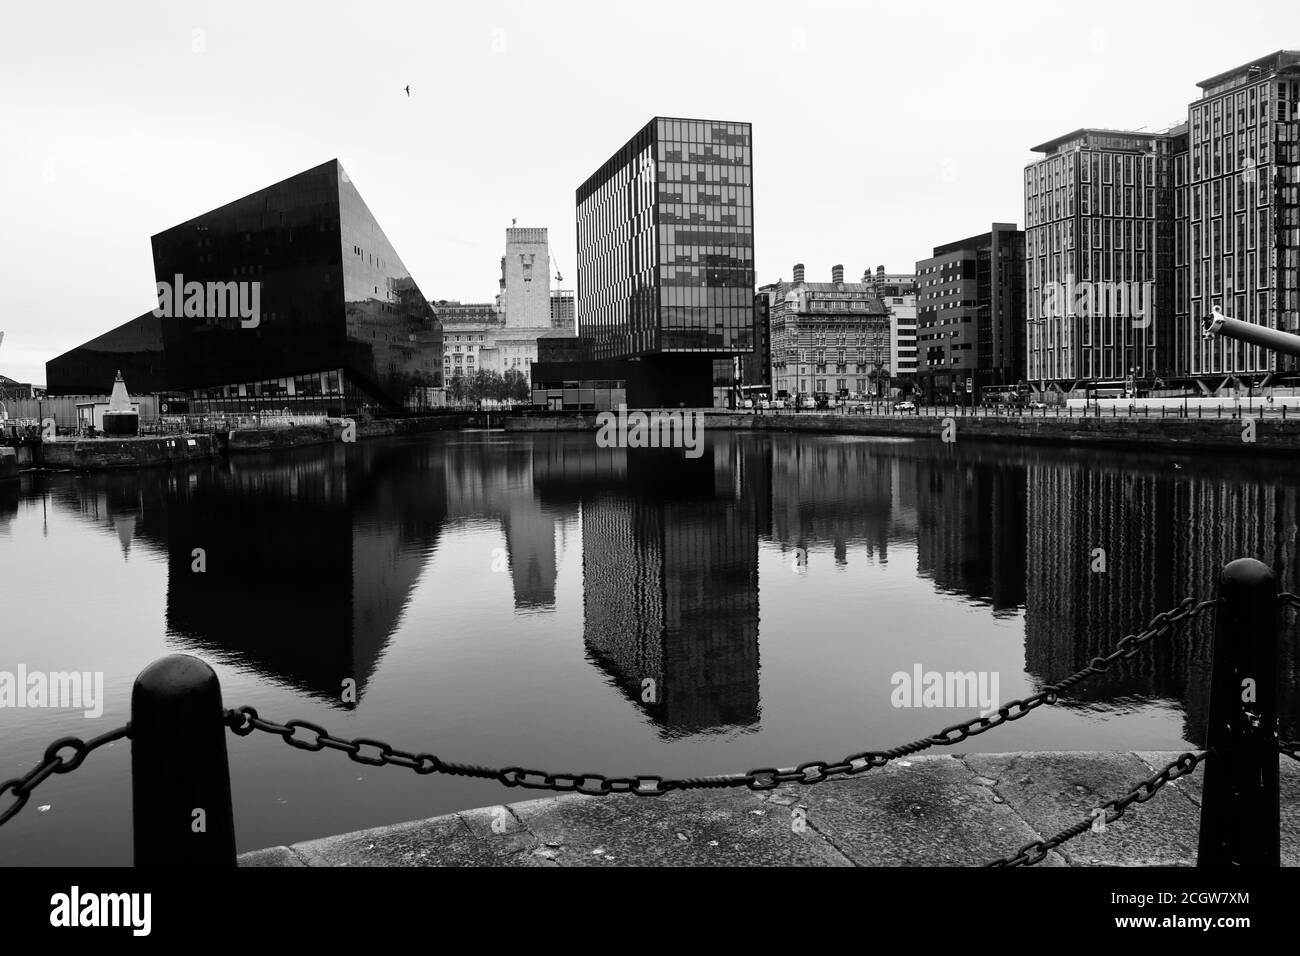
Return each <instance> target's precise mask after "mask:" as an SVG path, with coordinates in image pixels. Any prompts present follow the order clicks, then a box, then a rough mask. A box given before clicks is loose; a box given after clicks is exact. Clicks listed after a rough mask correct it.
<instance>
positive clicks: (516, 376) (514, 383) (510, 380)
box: [501, 368, 532, 402]
mask: <svg viewBox="0 0 1300 956" xmlns="http://www.w3.org/2000/svg"><path fill="white" fill-rule="evenodd" d="M502 384H503V385H504V386H505V388H504V389H503V394H502V396H501V397H502V398H503V399H505V400H506V401H512V402H527V401H529V400H530V399H531V398H532V393H531V389H530V388H529V387H528V376H527V375H525V374H524V373H523V372H521V371H519V369H517V368H512V369H510V370H508V371H507V372H506V374H505V377H504V379H503V381H502Z"/></svg>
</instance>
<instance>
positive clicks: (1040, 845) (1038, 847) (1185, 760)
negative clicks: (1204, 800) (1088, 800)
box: [987, 753, 1207, 866]
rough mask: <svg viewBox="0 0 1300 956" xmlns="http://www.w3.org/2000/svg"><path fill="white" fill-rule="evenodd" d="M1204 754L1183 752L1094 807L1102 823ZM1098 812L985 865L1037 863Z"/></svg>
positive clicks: (1179, 774)
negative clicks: (1140, 780)
mask: <svg viewBox="0 0 1300 956" xmlns="http://www.w3.org/2000/svg"><path fill="white" fill-rule="evenodd" d="M1206 756H1207V755H1206V754H1193V753H1185V754H1183V755H1182V756H1180V757H1179V758H1178V759H1177V760H1174V761H1173V762H1172V763H1170V764H1168V765H1167V766H1165V767H1164V768H1163V769H1162V770H1160V771H1158V772H1156V773H1155V774H1153V775H1151V776H1150V777H1148V778H1147V779H1145V780H1143V781H1142V782H1141V783H1139V784H1137V785H1136V786H1134V787H1133V788H1132V789H1130V790H1129V791H1128V793H1126V794H1124V795H1123V796H1122V797H1115V798H1114V799H1111V800H1107V801H1106V802H1105V803H1103V804H1102V805H1101V806H1099V807H1097V810H1100V811H1102V814H1101V815H1104V816H1105V820H1106V824H1111V823H1114V822H1115V821H1116V820H1118V819H1119V818H1120V817H1122V816H1123V815H1124V811H1125V810H1127V809H1128V808H1129V805H1130V804H1133V803H1146V802H1147V801H1148V800H1150V799H1151V798H1152V797H1154V796H1155V795H1156V794H1157V793H1158V792H1159V790H1160V788H1161V787H1163V786H1164V785H1165V784H1167V783H1169V781H1171V780H1177V779H1178V778H1179V777H1184V776H1186V775H1187V774H1189V773H1191V772H1192V771H1193V770H1195V769H1196V765H1197V764H1199V763H1200V762H1201V761H1202V760H1204V759H1205V758H1206ZM1111 810H1114V811H1115V815H1114V816H1111V815H1110V814H1109V812H1108V811H1111ZM1098 817H1099V815H1098V814H1097V813H1096V811H1094V812H1093V814H1091V815H1089V816H1088V817H1087V818H1086V819H1084V820H1080V821H1079V822H1078V823H1076V824H1074V826H1072V827H1068V828H1066V829H1064V830H1062V831H1061V832H1060V833H1058V834H1056V835H1055V836H1053V837H1049V838H1048V839H1046V840H1034V841H1033V842H1032V843H1026V844H1025V845H1024V846H1022V847H1021V848H1020V849H1019V850H1018V851H1017V852H1016V854H1015V856H1012V857H1004V858H1002V859H1000V860H994V861H993V862H992V863H989V864H987V865H988V866H1033V865H1034V864H1035V863H1041V862H1042V861H1043V860H1045V859H1046V858H1047V854H1048V853H1049V852H1051V851H1052V850H1053V849H1055V848H1056V847H1058V846H1060V845H1061V844H1062V843H1066V842H1068V841H1070V840H1073V839H1074V838H1075V837H1077V836H1079V835H1080V834H1083V833H1087V832H1088V831H1089V830H1091V829H1092V828H1093V826H1094V825H1095V824H1096V821H1097V819H1098Z"/></svg>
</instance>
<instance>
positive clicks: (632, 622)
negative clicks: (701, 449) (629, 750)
mask: <svg viewBox="0 0 1300 956" xmlns="http://www.w3.org/2000/svg"><path fill="white" fill-rule="evenodd" d="M723 444H724V443H723V442H722V441H712V440H711V442H710V446H709V450H708V452H707V453H706V454H705V456H704V457H703V458H702V459H700V460H698V461H691V460H689V459H685V458H683V457H682V454H681V452H680V451H677V450H667V451H663V450H654V449H636V450H630V451H628V453H627V455H628V459H629V474H630V475H632V476H634V477H633V482H634V483H635V484H638V485H644V486H649V487H652V488H653V489H654V491H653V492H651V493H649V494H646V493H643V491H644V490H645V489H644V488H638V489H634V490H633V491H632V493H630V494H618V493H616V492H615V493H606V494H601V495H599V496H596V497H594V498H593V499H592V500H588V501H585V502H584V503H583V507H582V542H583V584H584V608H585V629H584V639H585V641H586V644H587V648H588V650H589V651H590V653H591V655H592V657H593V658H594V659H595V661H596V662H597V664H599V666H600V667H601V668H602V669H604V670H605V671H606V672H608V673H609V674H610V675H611V676H612V677H613V679H614V681H615V682H616V683H617V684H618V686H619V687H621V688H622V689H623V691H624V693H626V694H627V695H628V696H629V698H630V699H632V700H633V701H635V702H637V703H638V704H639V705H640V706H642V707H643V708H644V710H645V711H646V713H648V714H649V715H650V717H651V719H652V720H654V722H655V723H656V724H658V725H659V726H660V727H661V728H663V730H664V731H665V732H667V733H668V734H671V735H677V734H689V733H703V732H717V731H725V730H733V729H735V728H738V727H749V726H752V725H754V724H756V723H757V721H758V714H759V687H758V533H757V526H756V519H755V504H754V502H753V501H751V500H750V499H749V498H748V497H729V496H726V495H724V494H716V495H715V493H714V484H715V475H714V473H713V463H712V461H711V459H712V458H713V457H714V455H715V454H728V452H727V451H726V450H725V449H724V450H719V446H720V445H723ZM647 682H653V683H647Z"/></svg>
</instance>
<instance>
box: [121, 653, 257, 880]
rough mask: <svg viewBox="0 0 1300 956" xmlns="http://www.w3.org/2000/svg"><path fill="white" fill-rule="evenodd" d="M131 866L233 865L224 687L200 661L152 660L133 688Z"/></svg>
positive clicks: (181, 656)
mask: <svg viewBox="0 0 1300 956" xmlns="http://www.w3.org/2000/svg"><path fill="white" fill-rule="evenodd" d="M131 791H132V797H133V807H132V818H133V822H134V825H135V865H136V866H154V867H208V868H212V867H233V866H234V865H235V818H234V811H233V810H232V808H231V803H230V767H229V764H228V763H227V759H226V727H225V723H224V722H223V711H222V707H221V685H220V684H219V683H218V681H217V675H216V674H215V673H214V672H213V670H212V668H211V667H209V666H208V665H207V664H206V663H204V662H203V661H201V660H199V659H198V658H197V657H191V656H190V655H188V654H172V655H169V656H168V657H164V658H162V659H160V660H157V661H154V663H152V664H150V665H149V666H148V667H146V668H145V669H144V670H143V671H141V672H140V676H138V677H137V678H136V679H135V687H134V688H133V689H132V691H131Z"/></svg>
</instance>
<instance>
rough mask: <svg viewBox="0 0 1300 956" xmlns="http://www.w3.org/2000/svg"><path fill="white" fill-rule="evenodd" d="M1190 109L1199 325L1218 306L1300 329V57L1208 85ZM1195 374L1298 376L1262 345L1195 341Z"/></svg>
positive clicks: (1191, 293) (1191, 267)
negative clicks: (1299, 173)
mask: <svg viewBox="0 0 1300 956" xmlns="http://www.w3.org/2000/svg"><path fill="white" fill-rule="evenodd" d="M1197 86H1199V87H1200V88H1201V98H1200V99H1198V100H1195V101H1194V102H1192V103H1191V104H1190V105H1189V106H1188V110H1187V127H1188V129H1187V134H1188V144H1187V163H1188V176H1187V191H1188V196H1187V229H1188V254H1189V256H1188V258H1189V262H1188V276H1187V278H1188V302H1189V312H1190V321H1191V323H1193V326H1194V328H1195V327H1199V323H1200V322H1201V320H1203V319H1204V318H1205V317H1206V316H1208V315H1210V313H1211V312H1212V311H1213V308H1214V306H1216V305H1217V306H1219V307H1220V309H1221V310H1222V311H1223V312H1224V313H1225V314H1227V315H1230V316H1232V317H1233V318H1235V319H1241V320H1242V321H1245V322H1252V323H1254V324H1256V325H1262V326H1266V327H1268V328H1276V329H1282V330H1284V331H1287V332H1300V311H1298V310H1300V304H1298V303H1297V295H1298V294H1300V293H1297V285H1298V282H1297V276H1298V269H1300V178H1298V177H1297V169H1298V168H1300V166H1298V165H1297V164H1298V163H1300V51H1295V50H1289V51H1278V52H1277V53H1271V54H1269V55H1268V56H1265V57H1261V58H1259V59H1258V60H1253V61H1251V62H1250V63H1246V64H1243V65H1241V66H1238V67H1236V68H1234V69H1231V70H1228V71H1227V72H1224V73H1220V74H1218V75H1217V76H1212V77H1210V78H1209V79H1207V80H1202V81H1201V82H1200V83H1198V84H1197ZM1188 344H1189V345H1190V355H1189V356H1188V358H1189V365H1190V372H1191V374H1192V375H1193V376H1210V377H1213V376H1225V375H1234V374H1242V373H1245V374H1249V375H1264V374H1268V373H1270V372H1277V371H1294V370H1295V360H1294V359H1293V358H1289V357H1287V356H1282V355H1279V354H1278V353H1276V352H1273V351H1269V350H1266V349H1261V348H1259V347H1258V346H1255V345H1250V344H1247V343H1245V342H1238V341H1234V340H1231V339H1226V338H1222V337H1216V338H1212V339H1204V338H1201V337H1200V336H1189V338H1188Z"/></svg>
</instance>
